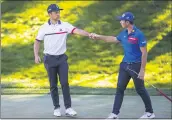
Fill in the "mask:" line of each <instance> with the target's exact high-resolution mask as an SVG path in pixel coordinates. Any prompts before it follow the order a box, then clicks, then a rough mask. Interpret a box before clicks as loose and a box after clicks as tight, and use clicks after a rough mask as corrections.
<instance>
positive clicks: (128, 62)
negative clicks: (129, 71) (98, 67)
mask: <svg viewBox="0 0 172 120" xmlns="http://www.w3.org/2000/svg"><path fill="white" fill-rule="evenodd" d="M123 63H126V64H129V65H131V64H137V63H141V62H140V61H138V62H123Z"/></svg>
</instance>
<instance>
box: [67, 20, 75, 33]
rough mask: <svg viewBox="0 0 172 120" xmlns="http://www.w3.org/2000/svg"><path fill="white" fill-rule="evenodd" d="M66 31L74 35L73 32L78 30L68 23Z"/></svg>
mask: <svg viewBox="0 0 172 120" xmlns="http://www.w3.org/2000/svg"><path fill="white" fill-rule="evenodd" d="M66 29H67V32H68V33H71V34H73V31H74V30H75V29H76V27H74V26H73V25H71V24H70V23H68V22H66Z"/></svg>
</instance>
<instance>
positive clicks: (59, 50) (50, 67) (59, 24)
mask: <svg viewBox="0 0 172 120" xmlns="http://www.w3.org/2000/svg"><path fill="white" fill-rule="evenodd" d="M61 10H63V9H60V8H59V7H58V6H57V5H56V4H51V5H49V6H48V8H47V12H48V15H49V17H50V19H49V20H48V22H46V23H45V24H43V25H42V26H41V27H40V29H39V32H38V35H37V37H36V40H35V43H34V56H35V63H40V61H41V59H40V57H39V55H38V52H39V47H40V42H41V41H44V51H43V53H44V60H43V61H44V65H45V68H46V70H47V73H48V77H49V82H50V91H51V97H52V101H53V105H54V115H55V116H61V112H60V105H59V95H58V88H57V83H58V80H57V75H58V77H59V80H60V84H61V88H62V92H63V98H64V105H65V108H66V111H65V113H66V114H68V115H70V116H74V115H76V114H77V112H76V111H75V110H74V109H72V108H71V97H70V90H69V84H68V63H67V55H66V54H65V52H66V39H67V35H68V34H78V35H82V36H89V33H88V32H86V31H84V30H81V29H78V28H76V27H74V26H73V25H71V24H70V23H68V22H63V21H61V20H60V11H61Z"/></svg>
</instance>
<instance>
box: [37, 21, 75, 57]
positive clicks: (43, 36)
mask: <svg viewBox="0 0 172 120" xmlns="http://www.w3.org/2000/svg"><path fill="white" fill-rule="evenodd" d="M75 29H76V27H74V26H73V25H71V24H70V23H68V22H62V21H58V22H57V24H52V23H51V22H50V20H49V21H48V22H46V23H45V24H43V25H42V26H41V27H40V29H39V31H38V35H37V37H36V40H38V41H42V40H44V51H43V53H44V54H50V55H61V54H64V53H65V52H66V39H67V35H68V34H69V33H73V31H74V30H75Z"/></svg>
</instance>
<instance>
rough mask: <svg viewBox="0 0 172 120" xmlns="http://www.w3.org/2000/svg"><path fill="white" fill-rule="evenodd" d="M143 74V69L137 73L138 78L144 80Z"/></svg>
mask: <svg viewBox="0 0 172 120" xmlns="http://www.w3.org/2000/svg"><path fill="white" fill-rule="evenodd" d="M144 76H145V71H144V70H140V72H139V74H138V78H139V79H141V80H144Z"/></svg>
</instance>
